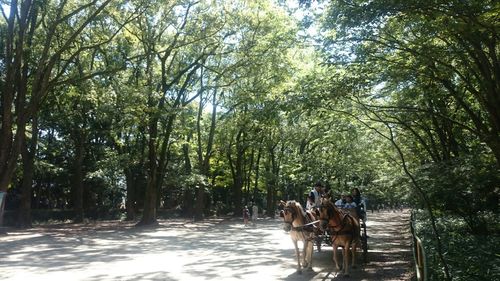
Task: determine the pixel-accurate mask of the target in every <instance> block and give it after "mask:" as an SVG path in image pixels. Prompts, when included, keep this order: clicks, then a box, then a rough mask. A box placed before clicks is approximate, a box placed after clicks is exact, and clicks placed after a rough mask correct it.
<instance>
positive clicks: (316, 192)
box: [307, 182, 324, 210]
mask: <svg viewBox="0 0 500 281" xmlns="http://www.w3.org/2000/svg"><path fill="white" fill-rule="evenodd" d="M323 193H324V187H323V185H322V184H321V182H317V183H316V184H315V185H314V188H313V189H312V190H311V192H310V193H309V196H308V198H307V201H308V202H307V206H308V209H309V210H311V209H314V208H317V207H319V206H320V205H321V195H323Z"/></svg>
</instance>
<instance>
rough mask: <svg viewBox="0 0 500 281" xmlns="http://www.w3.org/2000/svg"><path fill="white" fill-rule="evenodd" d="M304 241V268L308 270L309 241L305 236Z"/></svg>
mask: <svg viewBox="0 0 500 281" xmlns="http://www.w3.org/2000/svg"><path fill="white" fill-rule="evenodd" d="M303 237H304V240H302V243H303V247H304V249H302V267H303V268H306V267H307V266H308V264H307V258H308V256H309V241H307V237H306V236H305V235H304V236H303Z"/></svg>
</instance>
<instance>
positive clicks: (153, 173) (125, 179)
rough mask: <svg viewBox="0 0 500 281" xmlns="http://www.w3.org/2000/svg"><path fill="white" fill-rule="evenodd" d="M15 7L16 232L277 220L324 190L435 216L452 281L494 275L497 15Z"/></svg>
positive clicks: (427, 6) (432, 229) (470, 6)
mask: <svg viewBox="0 0 500 281" xmlns="http://www.w3.org/2000/svg"><path fill="white" fill-rule="evenodd" d="M1 7H2V20H1V21H0V33H1V41H0V46H1V48H0V50H1V51H0V70H1V79H0V89H1V100H0V114H1V115H0V116H1V128H0V130H1V137H0V191H2V192H4V194H5V193H6V194H7V196H6V200H5V209H6V212H5V215H2V216H0V222H1V221H2V220H4V224H11V225H12V224H13V225H15V226H17V227H21V228H26V227H31V226H32V223H33V221H47V220H66V219H71V221H73V222H75V223H78V222H82V221H83V220H84V218H94V219H117V218H122V219H128V220H136V219H137V220H138V224H139V225H148V224H154V223H155V222H156V220H157V218H158V217H159V216H172V215H180V216H186V217H190V218H191V217H192V218H194V219H196V220H201V219H203V218H204V217H207V216H213V215H227V214H233V215H236V216H239V215H241V210H242V208H243V206H245V205H251V204H257V205H258V206H259V207H260V208H261V209H263V210H264V213H265V215H267V216H274V213H275V210H276V202H277V201H279V200H280V199H285V200H286V199H295V200H298V201H301V202H304V201H305V198H306V194H307V193H308V191H309V190H310V188H311V186H312V184H313V183H315V182H316V181H321V182H323V183H324V184H325V185H326V186H327V187H328V188H330V189H331V190H332V191H333V193H334V194H335V195H336V196H337V195H340V194H343V193H348V192H350V190H351V189H352V188H354V187H358V188H360V189H361V190H362V193H363V196H365V197H366V198H367V199H368V202H369V203H368V206H372V207H373V206H377V205H381V204H384V205H386V206H389V205H390V206H395V205H397V206H399V205H406V206H411V207H413V208H415V209H422V210H424V211H421V213H420V216H419V217H421V221H422V223H423V225H422V226H421V231H422V232H424V233H427V237H428V239H429V246H428V247H429V249H430V252H431V253H436V255H435V260H436V273H434V274H435V276H436V278H439V279H441V278H443V279H447V280H451V279H452V278H453V276H455V277H456V276H468V278H470V276H483V275H478V274H483V273H482V272H483V271H484V272H486V273H484V274H486V275H484V276H487V277H485V278H490V277H491V276H498V274H499V271H500V270H499V268H498V264H499V263H497V266H496V267H495V266H493V267H491V266H489V265H491V262H493V261H495V260H496V261H498V259H499V257H498V254H497V253H495V250H494V249H495V247H493V248H492V247H489V246H488V245H489V244H486V245H484V244H481V243H480V241H482V240H483V239H484V238H486V241H491V243H493V244H492V245H499V244H498V243H497V242H498V234H499V229H500V227H499V224H498V221H499V220H498V198H499V193H500V175H499V174H500V172H499V167H500V82H499V81H500V62H499V55H500V47H499V39H500V38H499V30H500V4H499V3H498V2H497V1H488V0H486V1H483V0H482V1H473V0H469V1H459V0H451V1H439V0H436V1H415V0H404V1H403V0H377V1H307V0H301V1H299V0H297V1H291V0H290V1H284V0H282V1H264V0H256V1H243V0H240V1H224V0H212V1H208V0H206V1H192V0H170V1H166V0H163V1H151V0H148V1H142V0H131V1H125V0H124V1H111V0H89V1H74V0H66V1H53V0H46V1H14V0H13V1H5V0H4V1H2V5H1ZM4 198H5V197H4ZM426 223H428V225H427V224H426ZM463 239H466V240H467V241H468V243H467V244H468V245H469V246H468V247H467V249H469V250H470V249H475V251H477V255H476V254H474V255H473V256H475V257H478V256H483V257H484V260H485V261H486V262H481V261H478V262H477V264H476V266H474V267H472V268H471V269H468V270H463V269H459V268H460V266H459V263H460V262H463V260H461V259H460V258H459V256H457V254H456V252H453V250H452V249H455V250H456V251H458V250H459V248H460V246H458V245H459V244H458V243H459V242H458V241H461V240H462V241H463ZM495 239H496V240H495ZM443 240H444V241H445V242H446V243H443ZM452 241H456V244H454V243H455V242H452ZM495 241H497V242H495ZM494 243H496V244H494ZM443 244H444V245H443ZM480 244H481V245H482V246H479V248H480V249H479V250H478V249H477V248H478V245H480ZM450 245H451V246H450ZM460 250H462V251H464V248H460ZM497 252H498V251H497ZM463 255H467V253H466V252H464V253H461V254H460V256H463ZM457 263H458V264H457ZM462 271H464V272H462ZM464 278H465V277H464ZM481 278H482V277H481ZM477 280H479V279H477ZM485 280H486V279H485Z"/></svg>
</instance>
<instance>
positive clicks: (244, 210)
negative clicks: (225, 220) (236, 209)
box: [243, 206, 250, 226]
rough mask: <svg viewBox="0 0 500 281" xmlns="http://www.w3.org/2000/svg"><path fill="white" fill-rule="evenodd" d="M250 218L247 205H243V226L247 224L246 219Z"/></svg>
mask: <svg viewBox="0 0 500 281" xmlns="http://www.w3.org/2000/svg"><path fill="white" fill-rule="evenodd" d="M249 218H250V211H249V210H248V207H247V206H245V208H243V224H244V225H245V226H247V225H248V219H249Z"/></svg>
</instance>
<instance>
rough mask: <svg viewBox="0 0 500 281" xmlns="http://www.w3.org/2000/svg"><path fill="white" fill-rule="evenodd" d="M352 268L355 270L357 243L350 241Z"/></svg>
mask: <svg viewBox="0 0 500 281" xmlns="http://www.w3.org/2000/svg"><path fill="white" fill-rule="evenodd" d="M351 247H352V250H351V253H352V268H356V250H357V248H358V241H352V246H351Z"/></svg>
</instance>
